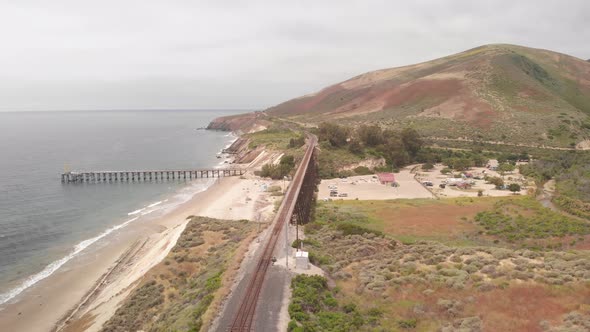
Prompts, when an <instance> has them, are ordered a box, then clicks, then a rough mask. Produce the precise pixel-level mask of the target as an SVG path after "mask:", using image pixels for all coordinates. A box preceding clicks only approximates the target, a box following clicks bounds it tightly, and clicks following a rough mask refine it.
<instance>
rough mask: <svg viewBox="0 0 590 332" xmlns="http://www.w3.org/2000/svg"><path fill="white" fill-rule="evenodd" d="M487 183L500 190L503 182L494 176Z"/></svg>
mask: <svg viewBox="0 0 590 332" xmlns="http://www.w3.org/2000/svg"><path fill="white" fill-rule="evenodd" d="M488 182H489V183H491V184H493V185H494V186H496V188H501V187H503V186H504V180H502V178H500V177H497V176H494V177H493V178H489V179H488Z"/></svg>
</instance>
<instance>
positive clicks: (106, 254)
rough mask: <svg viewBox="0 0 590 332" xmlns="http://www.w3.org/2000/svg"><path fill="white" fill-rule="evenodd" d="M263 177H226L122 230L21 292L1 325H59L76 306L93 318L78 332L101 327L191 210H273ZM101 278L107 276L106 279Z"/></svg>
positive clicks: (233, 214)
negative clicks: (167, 210) (139, 223)
mask: <svg viewBox="0 0 590 332" xmlns="http://www.w3.org/2000/svg"><path fill="white" fill-rule="evenodd" d="M261 182H262V181H261V180H258V179H248V178H246V179H240V178H237V177H232V178H222V179H220V181H217V182H216V183H215V184H213V185H212V186H210V187H209V188H208V189H207V190H205V191H203V192H200V193H198V194H196V195H195V196H194V197H193V198H192V199H191V200H189V201H188V202H185V203H183V204H181V205H179V206H178V207H177V208H176V209H174V210H173V211H171V212H170V213H167V214H165V215H163V216H161V217H158V218H155V219H154V220H151V221H150V222H147V223H145V224H141V225H138V227H133V228H134V229H133V230H130V229H125V230H122V231H121V232H117V233H116V234H114V239H113V240H112V241H111V243H109V244H108V245H106V246H104V247H103V248H101V249H98V250H97V251H96V252H94V253H92V254H89V253H85V254H82V255H80V256H78V257H76V258H75V259H73V260H72V261H70V262H68V263H66V264H64V266H63V267H62V269H60V271H59V272H56V273H55V274H53V275H52V276H50V277H48V278H46V279H44V280H42V281H40V282H39V283H38V284H36V285H35V286H33V287H32V288H31V289H29V290H27V291H25V292H24V293H23V294H21V298H20V300H19V301H18V302H16V303H13V304H10V305H8V306H6V307H5V308H4V310H2V311H0V330H5V331H49V330H57V329H58V328H59V327H60V326H63V324H60V321H61V320H63V319H64V318H67V317H68V316H70V315H71V314H72V312H71V311H72V309H74V308H78V309H77V311H76V312H75V313H74V316H73V318H80V317H81V316H83V315H84V314H85V313H89V312H92V317H93V319H92V321H91V322H89V323H92V324H88V325H86V324H85V325H86V326H85V327H84V329H73V330H74V331H75V330H88V331H96V330H98V329H99V328H100V326H101V325H102V323H103V322H104V321H106V320H107V319H108V318H109V317H110V315H112V314H113V313H114V311H115V310H116V308H117V305H118V304H119V303H120V301H122V300H123V299H124V298H125V296H126V295H127V294H128V293H129V292H130V291H131V290H132V289H133V286H134V285H135V284H136V283H137V281H138V280H140V279H141V277H142V276H143V274H145V273H146V272H147V271H148V270H149V269H150V268H151V267H153V266H154V265H156V264H157V263H158V262H160V261H161V260H162V259H163V258H164V257H165V256H166V255H167V254H168V252H169V251H170V249H171V248H172V247H173V246H174V245H175V243H176V240H177V239H178V237H179V236H180V234H181V233H182V231H183V230H184V227H185V226H186V223H187V222H188V221H187V219H186V218H187V217H188V216H189V215H202V216H208V217H213V218H219V219H251V220H252V219H255V218H256V214H257V213H258V212H259V211H260V210H264V209H265V208H266V210H267V211H269V213H272V199H271V198H270V197H268V196H267V194H266V193H264V192H261V191H260V190H259V186H260V184H261ZM268 207H270V209H268ZM138 228H140V229H138ZM106 273H109V275H106ZM101 279H104V280H102V283H100V281H101ZM93 289H94V290H95V292H94V293H92V292H91V290H93ZM84 299H86V301H83V300H84ZM64 330H68V331H69V330H72V329H64Z"/></svg>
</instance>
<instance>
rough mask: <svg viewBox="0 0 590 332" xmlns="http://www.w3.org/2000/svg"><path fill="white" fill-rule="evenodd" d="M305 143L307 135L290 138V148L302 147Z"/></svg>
mask: <svg viewBox="0 0 590 332" xmlns="http://www.w3.org/2000/svg"><path fill="white" fill-rule="evenodd" d="M304 144H305V137H303V135H301V136H299V137H297V138H291V139H290V140H289V148H290V149H294V148H300V147H302V146H303V145H304Z"/></svg>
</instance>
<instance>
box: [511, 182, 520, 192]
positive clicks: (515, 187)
mask: <svg viewBox="0 0 590 332" xmlns="http://www.w3.org/2000/svg"><path fill="white" fill-rule="evenodd" d="M508 190H510V191H512V192H513V193H516V192H517V191H520V185H519V184H518V183H511V184H510V185H509V186H508Z"/></svg>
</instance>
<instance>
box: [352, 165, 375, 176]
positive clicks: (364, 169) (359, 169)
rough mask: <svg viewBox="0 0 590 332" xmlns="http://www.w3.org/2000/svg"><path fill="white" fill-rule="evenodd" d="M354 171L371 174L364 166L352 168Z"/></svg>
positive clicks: (359, 173) (360, 173)
mask: <svg viewBox="0 0 590 332" xmlns="http://www.w3.org/2000/svg"><path fill="white" fill-rule="evenodd" d="M354 172H355V173H356V174H358V175H369V174H373V172H371V170H370V169H369V168H368V167H366V166H358V167H356V168H355V169H354Z"/></svg>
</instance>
